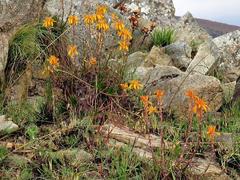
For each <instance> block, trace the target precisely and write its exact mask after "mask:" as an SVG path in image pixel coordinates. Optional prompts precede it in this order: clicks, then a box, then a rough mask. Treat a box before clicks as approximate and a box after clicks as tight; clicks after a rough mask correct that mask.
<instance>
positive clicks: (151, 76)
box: [140, 66, 182, 86]
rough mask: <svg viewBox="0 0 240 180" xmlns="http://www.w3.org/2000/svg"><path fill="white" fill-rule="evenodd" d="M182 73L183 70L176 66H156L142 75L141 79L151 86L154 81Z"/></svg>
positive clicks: (171, 77)
mask: <svg viewBox="0 0 240 180" xmlns="http://www.w3.org/2000/svg"><path fill="white" fill-rule="evenodd" d="M181 74H182V71H180V70H179V69H178V68H176V67H174V66H156V67H155V68H153V69H151V71H148V72H147V73H146V74H145V75H144V76H142V77H141V78H140V80H141V81H142V83H143V84H145V86H151V84H153V83H158V82H159V81H160V82H161V81H165V80H169V79H173V78H176V77H178V76H179V75H181Z"/></svg>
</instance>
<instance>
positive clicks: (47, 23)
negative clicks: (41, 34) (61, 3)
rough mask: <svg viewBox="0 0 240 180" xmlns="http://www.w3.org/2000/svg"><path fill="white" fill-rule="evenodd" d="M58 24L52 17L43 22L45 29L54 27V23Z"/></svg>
mask: <svg viewBox="0 0 240 180" xmlns="http://www.w3.org/2000/svg"><path fill="white" fill-rule="evenodd" d="M54 22H56V21H55V20H54V19H53V18H52V17H46V18H45V19H44V20H43V27H45V28H50V27H53V23H54Z"/></svg>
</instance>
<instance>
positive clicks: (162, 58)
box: [144, 46, 172, 67]
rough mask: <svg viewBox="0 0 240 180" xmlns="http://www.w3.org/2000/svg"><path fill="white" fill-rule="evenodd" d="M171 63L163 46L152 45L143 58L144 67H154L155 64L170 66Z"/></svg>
mask: <svg viewBox="0 0 240 180" xmlns="http://www.w3.org/2000/svg"><path fill="white" fill-rule="evenodd" d="M171 64H172V59H171V57H170V56H169V55H167V54H166V53H165V49H164V48H159V47H156V46H153V48H152V49H151V51H150V53H149V54H148V56H147V57H146V59H145V63H144V66H145V67H155V66H156V65H160V66H170V65H171Z"/></svg>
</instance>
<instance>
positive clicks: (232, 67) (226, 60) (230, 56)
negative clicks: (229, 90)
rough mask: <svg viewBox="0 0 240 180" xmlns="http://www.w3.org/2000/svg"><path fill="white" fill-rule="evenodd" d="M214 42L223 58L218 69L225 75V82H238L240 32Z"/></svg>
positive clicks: (216, 39) (228, 34) (239, 72)
mask: <svg viewBox="0 0 240 180" xmlns="http://www.w3.org/2000/svg"><path fill="white" fill-rule="evenodd" d="M213 42H214V43H215V44H216V46H217V47H218V48H219V50H220V53H221V55H222V56H223V58H222V61H221V62H220V64H219V67H218V71H220V72H221V73H222V74H223V75H224V78H223V81H224V82H232V81H236V80H237V78H238V77H239V76H240V65H239V61H240V51H239V49H240V30H237V31H234V32H230V33H227V34H224V35H222V36H219V37H217V38H215V39H213Z"/></svg>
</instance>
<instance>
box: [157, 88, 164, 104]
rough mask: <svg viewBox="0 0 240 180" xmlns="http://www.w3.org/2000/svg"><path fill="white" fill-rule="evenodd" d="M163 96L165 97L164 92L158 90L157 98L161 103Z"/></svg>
mask: <svg viewBox="0 0 240 180" xmlns="http://www.w3.org/2000/svg"><path fill="white" fill-rule="evenodd" d="M163 96H164V91H162V90H157V91H156V97H157V100H158V101H161V99H162V97H163Z"/></svg>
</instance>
